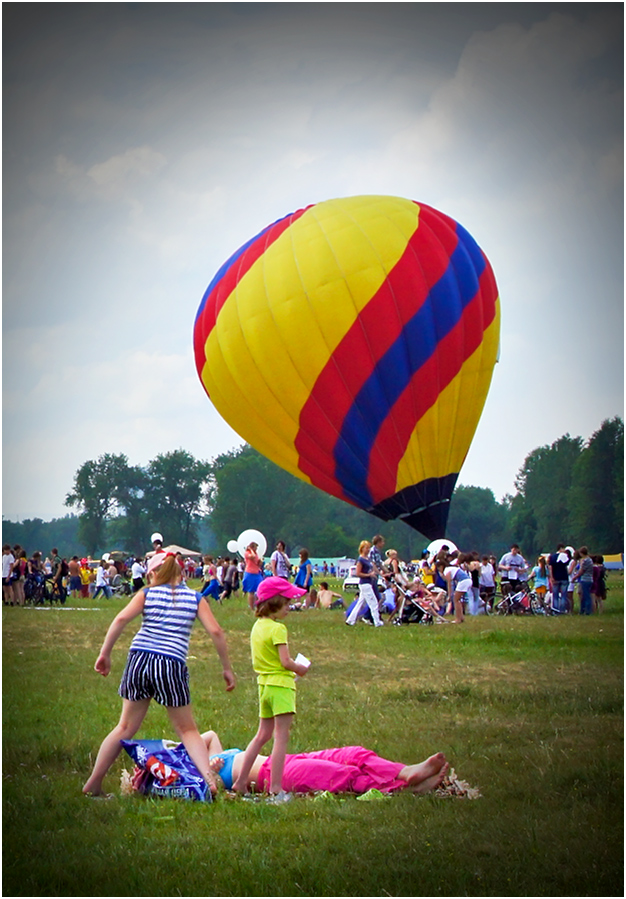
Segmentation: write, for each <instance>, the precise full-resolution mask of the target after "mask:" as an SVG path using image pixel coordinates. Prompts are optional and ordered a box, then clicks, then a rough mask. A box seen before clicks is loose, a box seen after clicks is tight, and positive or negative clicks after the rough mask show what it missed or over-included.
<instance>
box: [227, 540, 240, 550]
mask: <svg viewBox="0 0 626 899" xmlns="http://www.w3.org/2000/svg"><path fill="white" fill-rule="evenodd" d="M226 546H227V548H228V552H229V553H236V552H237V549H238V548H239V544H238V543H237V541H236V540H229V541H228V543H227V544H226Z"/></svg>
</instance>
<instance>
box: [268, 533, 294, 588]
mask: <svg viewBox="0 0 626 899" xmlns="http://www.w3.org/2000/svg"><path fill="white" fill-rule="evenodd" d="M270 565H271V568H272V575H273V576H274V577H282V578H284V579H285V580H286V581H288V580H289V574H290V572H291V562H290V561H289V556H288V555H287V553H286V552H285V544H284V543H283V541H282V540H279V541H278V543H277V544H276V549H275V550H274V552H273V553H272V555H271V556H270Z"/></svg>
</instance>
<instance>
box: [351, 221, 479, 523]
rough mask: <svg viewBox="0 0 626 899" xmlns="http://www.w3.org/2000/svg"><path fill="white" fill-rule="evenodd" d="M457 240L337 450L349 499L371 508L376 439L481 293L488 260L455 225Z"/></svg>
mask: <svg viewBox="0 0 626 899" xmlns="http://www.w3.org/2000/svg"><path fill="white" fill-rule="evenodd" d="M456 234H457V237H458V241H459V242H458V244H457V246H456V248H455V250H454V252H453V253H452V255H451V256H450V261H449V264H448V267H447V269H446V271H445V272H444V274H443V275H442V277H441V278H440V279H439V280H438V281H437V283H436V284H434V285H433V286H432V287H431V289H430V291H429V293H428V296H427V298H426V300H425V301H424V303H423V304H422V306H421V307H420V308H419V310H418V311H417V312H416V314H415V315H414V316H413V317H412V318H411V319H409V321H408V322H407V323H406V325H405V326H404V328H403V330H402V333H401V334H400V335H399V337H398V338H397V339H396V341H395V342H394V343H393V345H392V346H391V347H390V348H389V349H388V350H387V352H386V353H384V355H383V356H381V358H380V360H379V361H378V362H377V364H376V366H375V367H374V369H373V371H372V373H371V375H370V377H369V378H368V379H367V381H365V383H364V384H363V386H362V388H361V389H360V391H359V392H358V394H357V395H356V397H355V399H354V402H353V404H352V406H351V408H350V410H349V412H348V413H347V415H346V417H345V418H344V421H343V424H342V428H341V433H340V435H339V437H338V439H337V442H336V444H335V449H334V459H335V477H336V479H337V481H338V482H339V483H340V484H341V486H342V489H343V491H344V494H345V496H346V498H347V499H349V500H351V501H352V502H354V503H356V504H357V505H360V506H362V507H365V508H367V507H368V506H372V505H373V498H372V496H371V493H370V491H369V488H368V486H367V479H368V474H369V467H370V456H371V452H372V448H373V446H374V444H375V441H376V438H377V436H378V433H379V431H380V428H381V427H382V425H383V423H384V422H385V420H386V419H387V417H388V415H389V414H390V412H391V411H392V409H393V406H394V404H395V402H396V401H397V400H398V398H399V397H400V395H401V394H402V393H403V391H404V390H405V389H406V387H407V386H408V385H409V383H410V381H411V378H412V377H413V376H414V375H415V373H416V372H417V371H418V370H419V369H420V368H421V366H422V365H424V363H425V362H426V361H427V360H428V359H429V358H430V357H431V356H432V355H433V353H435V352H436V349H437V346H438V345H439V343H440V342H441V341H442V340H443V339H444V338H445V337H446V336H447V335H448V334H449V333H450V332H451V331H452V330H453V328H454V327H455V326H456V325H457V324H458V322H459V321H460V319H461V317H462V315H463V312H464V310H465V308H466V307H467V305H468V304H469V303H470V302H471V301H472V300H473V298H474V297H475V296H476V293H477V291H478V285H479V278H480V276H481V274H482V272H483V270H484V268H485V259H484V257H483V254H482V253H481V251H480V248H479V247H478V245H477V244H476V242H475V241H474V239H473V238H472V237H471V235H470V234H469V233H468V232H467V231H466V230H465V229H464V228H463V227H462V226H461V225H459V224H457V225H456Z"/></svg>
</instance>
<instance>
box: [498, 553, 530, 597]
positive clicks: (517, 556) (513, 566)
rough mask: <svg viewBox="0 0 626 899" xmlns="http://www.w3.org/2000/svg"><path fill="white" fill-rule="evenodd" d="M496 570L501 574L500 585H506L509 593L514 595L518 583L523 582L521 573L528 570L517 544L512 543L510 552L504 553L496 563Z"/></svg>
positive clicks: (518, 585)
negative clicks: (509, 589)
mask: <svg viewBox="0 0 626 899" xmlns="http://www.w3.org/2000/svg"><path fill="white" fill-rule="evenodd" d="M498 568H499V570H500V571H502V572H503V574H502V585H504V584H505V583H508V584H509V586H510V588H511V593H515V591H516V590H518V589H519V587H520V582H521V581H523V580H524V578H523V577H522V574H523V572H524V571H525V570H526V569H527V568H528V565H527V564H526V559H525V558H524V556H523V555H522V554H521V552H520V548H519V546H518V545H517V543H513V545H512V546H511V550H510V552H508V553H505V554H504V555H503V556H502V558H501V559H500V561H499V563H498Z"/></svg>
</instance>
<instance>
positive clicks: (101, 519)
mask: <svg viewBox="0 0 626 899" xmlns="http://www.w3.org/2000/svg"><path fill="white" fill-rule="evenodd" d="M127 469H128V459H127V457H126V456H125V455H123V454H119V455H115V454H113V453H105V454H104V455H102V456H99V457H98V459H96V460H95V461H93V460H92V461H89V462H84V463H83V464H82V465H81V467H80V468H79V469H78V471H77V472H76V474H75V475H74V488H73V490H72V491H71V492H70V493H68V494H67V496H66V498H65V505H66V506H75V507H77V509H78V510H79V513H80V522H79V526H78V539H79V540H80V542H81V543H83V544H84V545H85V546H86V547H87V551H88V552H89V553H90V554H91V555H95V553H96V550H98V549H103V548H104V546H105V545H106V526H107V521H108V520H109V519H110V518H111V516H112V515H113V513H114V512H115V511H116V510H117V488H118V485H119V484H120V483H121V481H122V479H123V477H124V475H125V472H126V471H127Z"/></svg>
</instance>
